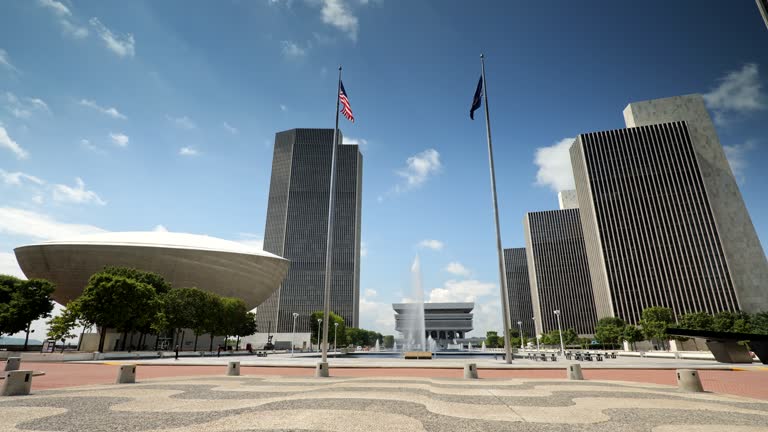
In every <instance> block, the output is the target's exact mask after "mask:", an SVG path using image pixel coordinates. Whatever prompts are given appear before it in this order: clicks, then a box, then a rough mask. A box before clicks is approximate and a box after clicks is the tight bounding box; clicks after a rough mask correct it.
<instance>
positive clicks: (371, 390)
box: [0, 376, 768, 432]
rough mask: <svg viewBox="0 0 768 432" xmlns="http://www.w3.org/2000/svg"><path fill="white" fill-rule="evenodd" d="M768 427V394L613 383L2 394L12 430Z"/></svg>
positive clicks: (281, 380)
mask: <svg viewBox="0 0 768 432" xmlns="http://www.w3.org/2000/svg"><path fill="white" fill-rule="evenodd" d="M19 430H23V431H83V432H85V431H115V430H117V431H120V432H130V431H151V432H181V431H200V432H203V431H205V432H217V431H221V432H224V431H256V430H281V431H288V430H310V431H350V432H352V431H354V432H358V431H364V432H370V431H379V430H381V431H454V430H456V431H462V432H468V431H509V430H515V431H606V432H608V431H611V432H615V431H652V432H682V431H692V432H725V431H729V432H730V431H734V432H755V431H768V401H760V400H754V399H746V398H740V397H735V396H725V395H719V394H712V393H699V394H685V393H678V392H677V390H676V389H674V388H671V387H668V386H658V385H650V384H637V383H618V382H604V381H581V382H575V381H564V380H562V381H561V380H519V379H518V380H476V381H464V380H454V379H429V378H413V377H409V378H329V379H315V378H297V377H291V378H289V377H274V376H270V377H266V376H265V377H258V376H242V377H225V376H221V377H210V376H208V377H194V378H173V379H160V380H146V381H143V382H140V383H137V384H127V385H99V386H88V387H74V388H67V389H58V390H44V391H38V392H35V394H33V395H30V396H24V397H12V398H0V432H1V431H19Z"/></svg>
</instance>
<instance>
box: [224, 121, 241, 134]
mask: <svg viewBox="0 0 768 432" xmlns="http://www.w3.org/2000/svg"><path fill="white" fill-rule="evenodd" d="M222 126H224V129H226V130H227V132H229V133H231V134H232V135H237V134H238V132H240V131H238V130H237V128H236V127H234V126H231V125H230V124H229V123H227V122H224V123H222Z"/></svg>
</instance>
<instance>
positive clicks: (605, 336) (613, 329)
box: [595, 317, 627, 346]
mask: <svg viewBox="0 0 768 432" xmlns="http://www.w3.org/2000/svg"><path fill="white" fill-rule="evenodd" d="M626 325H627V323H626V322H624V320H622V319H621V318H615V317H605V318H600V320H598V321H597V324H596V325H595V339H597V340H598V342H600V343H601V344H603V345H609V344H610V345H613V346H615V345H617V344H619V343H620V342H621V337H622V335H623V333H624V327H625V326H626Z"/></svg>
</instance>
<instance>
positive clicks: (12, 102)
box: [5, 92, 51, 119]
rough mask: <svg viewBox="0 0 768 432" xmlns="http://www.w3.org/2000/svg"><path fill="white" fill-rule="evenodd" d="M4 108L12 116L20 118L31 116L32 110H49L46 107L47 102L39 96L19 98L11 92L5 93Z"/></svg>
mask: <svg viewBox="0 0 768 432" xmlns="http://www.w3.org/2000/svg"><path fill="white" fill-rule="evenodd" d="M5 101H6V106H5V108H6V110H8V111H9V112H10V113H11V114H13V116H14V117H16V118H20V119H28V118H30V117H32V113H33V112H40V111H45V112H49V113H50V112H51V110H50V109H49V108H48V104H47V103H45V101H44V100H42V99H40V98H30V97H26V98H23V99H21V98H19V97H17V96H16V95H15V94H13V93H11V92H6V93H5Z"/></svg>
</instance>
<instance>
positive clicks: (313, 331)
mask: <svg viewBox="0 0 768 432" xmlns="http://www.w3.org/2000/svg"><path fill="white" fill-rule="evenodd" d="M323 315H324V314H323V311H315V312H312V315H310V317H309V328H310V341H311V342H312V343H313V344H315V345H318V346H319V342H318V334H319V335H320V339H322V336H323V334H322V328H323V327H322V326H323V325H322V323H318V321H317V320H319V319H323ZM328 317H329V322H328V344H329V345H331V346H332V345H333V342H334V341H333V334H334V324H336V323H338V324H339V326H338V328H337V329H336V337H337V338H338V341H337V342H336V346H337V347H338V346H344V345H345V344H346V343H347V341H348V333H347V332H348V330H350V329H347V328H346V326H344V318H342V317H340V316H339V315H336V314H335V313H333V311H331V312H329V315H328ZM318 324H320V326H321V327H318ZM361 330H362V329H361ZM366 331H367V330H362V332H360V333H358V336H359V338H360V339H361V340H362V341H367V340H368V338H369V337H370V335H368V334H366V333H365V332H366ZM318 332H319V333H318Z"/></svg>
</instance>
